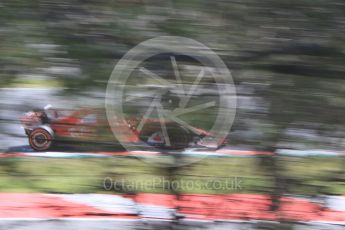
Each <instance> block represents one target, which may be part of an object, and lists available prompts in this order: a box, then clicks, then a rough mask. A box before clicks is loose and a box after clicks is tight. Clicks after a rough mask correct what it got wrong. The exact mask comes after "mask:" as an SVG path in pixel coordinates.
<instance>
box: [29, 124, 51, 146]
mask: <svg viewBox="0 0 345 230" xmlns="http://www.w3.org/2000/svg"><path fill="white" fill-rule="evenodd" d="M29 144H30V146H31V148H33V149H34V150H36V151H46V150H48V149H50V147H51V146H52V144H53V137H52V135H51V134H50V133H49V132H48V131H47V130H45V129H42V128H37V129H34V130H32V132H31V133H30V135H29Z"/></svg>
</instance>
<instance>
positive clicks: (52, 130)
mask: <svg viewBox="0 0 345 230" xmlns="http://www.w3.org/2000/svg"><path fill="white" fill-rule="evenodd" d="M139 120H140V119H138V118H133V117H131V118H128V119H127V120H126V121H123V124H121V125H122V127H123V129H122V128H121V125H120V126H118V127H120V128H119V131H118V132H119V133H121V135H122V138H121V141H126V142H127V143H133V144H134V145H135V144H136V143H139V142H142V141H143V142H145V143H147V144H148V145H151V146H155V147H161V148H166V147H167V146H166V143H165V140H164V137H163V135H162V132H161V127H160V125H161V124H160V121H159V120H157V119H147V120H146V121H145V127H144V128H142V129H141V130H140V131H138V129H137V127H138V124H139ZM20 121H21V123H22V125H23V127H24V130H25V134H26V135H27V136H28V139H29V144H30V146H31V147H32V148H33V149H34V150H36V151H46V150H48V149H50V148H51V147H52V146H53V144H54V143H62V142H63V143H66V142H68V143H73V144H76V143H78V144H79V143H84V144H85V143H88V144H90V143H91V145H92V146H96V145H97V144H100V145H114V146H115V145H116V146H119V142H118V141H117V140H116V139H115V138H114V136H113V134H112V132H111V129H110V127H109V124H108V121H107V119H106V116H105V112H104V111H102V110H101V109H90V108H85V109H78V110H63V109H53V108H51V107H50V106H46V107H45V109H35V110H32V111H29V112H27V113H25V114H24V115H23V116H22V117H21V118H20ZM165 125H166V127H167V129H168V130H170V134H169V136H170V142H171V143H170V145H169V147H170V148H174V149H181V148H186V147H188V146H190V145H191V144H195V143H197V142H198V141H199V140H200V139H201V138H202V137H203V136H205V135H207V132H206V131H204V130H201V129H198V130H197V129H196V130H197V132H191V131H189V130H186V129H185V128H183V127H181V126H179V125H178V124H175V123H173V122H168V121H167V122H166V123H165ZM126 130H130V131H129V132H128V131H126Z"/></svg>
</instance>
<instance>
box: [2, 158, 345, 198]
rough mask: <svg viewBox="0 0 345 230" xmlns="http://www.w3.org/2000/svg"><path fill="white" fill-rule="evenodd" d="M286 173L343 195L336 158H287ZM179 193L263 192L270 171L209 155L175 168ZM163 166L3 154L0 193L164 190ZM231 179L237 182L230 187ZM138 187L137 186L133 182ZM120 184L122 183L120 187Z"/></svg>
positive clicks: (310, 190) (298, 189)
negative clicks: (113, 184)
mask: <svg viewBox="0 0 345 230" xmlns="http://www.w3.org/2000/svg"><path fill="white" fill-rule="evenodd" d="M284 161H285V163H286V165H285V166H284V169H283V171H284V175H285V177H286V178H294V179H300V181H302V184H291V185H290V188H289V189H288V191H289V192H290V193H295V194H304V195H314V194H318V193H320V190H318V189H319V188H320V187H322V188H323V190H322V191H323V192H326V193H327V192H331V193H338V194H344V193H345V186H343V184H341V183H339V182H332V180H331V179H330V178H329V177H328V176H327V175H332V172H338V171H337V170H339V169H340V168H341V166H342V162H341V161H340V160H339V159H337V158H329V159H327V160H325V159H319V158H303V159H301V158H288V159H285V160H284ZM106 177H109V178H111V179H112V180H113V181H117V182H118V184H117V185H120V186H118V188H119V187H121V186H122V187H123V188H122V190H117V191H114V190H111V191H106V190H105V189H104V187H103V182H104V179H105V178H106ZM174 178H176V179H177V180H179V181H180V189H179V191H180V192H183V193H206V194H223V193H224V194H225V193H267V192H269V191H270V190H271V188H273V184H272V181H273V179H272V178H271V175H269V173H267V172H264V171H263V169H262V167H260V166H259V164H257V158H226V159H224V158H222V159H220V158H209V159H204V160H202V161H200V162H198V163H196V164H194V165H190V166H186V167H184V168H181V169H179V171H178V172H177V174H176V175H175V176H174ZM163 179H164V181H165V182H167V181H168V174H167V170H166V168H156V167H153V166H151V165H149V164H147V163H145V162H143V161H141V160H138V159H128V158H113V159H44V158H7V159H2V161H1V163H0V192H45V193H104V192H111V193H125V192H154V193H168V192H169V190H168V188H167V186H166V184H165V185H164V184H163ZM234 180H239V181H241V183H240V187H237V188H236V187H234V186H231V183H233V181H234ZM135 186H136V187H135ZM120 189H121V188H120Z"/></svg>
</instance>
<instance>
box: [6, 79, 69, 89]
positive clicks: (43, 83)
mask: <svg viewBox="0 0 345 230" xmlns="http://www.w3.org/2000/svg"><path fill="white" fill-rule="evenodd" d="M1 86H2V87H7V88H60V87H63V83H62V82H61V81H57V80H51V79H50V80H49V81H48V80H34V79H31V80H28V79H25V80H24V79H16V80H15V81H13V82H10V83H8V84H5V85H1Z"/></svg>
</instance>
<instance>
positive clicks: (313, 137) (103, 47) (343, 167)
mask: <svg viewBox="0 0 345 230" xmlns="http://www.w3.org/2000/svg"><path fill="white" fill-rule="evenodd" d="M344 35H345V2H344V1H343V0H329V1H324V0H323V1H322V0H313V1H311V0H290V1H274V0H246V1H240V0H228V1H224V0H214V1H208V0H199V1H184V0H171V1H158V0H127V1H124V0H112V1H105V0H54V1H53V0H31V1H27V0H2V1H1V2H0V37H1V39H0V150H1V154H4V155H1V156H2V157H0V159H1V160H0V197H1V199H0V204H2V205H0V206H2V207H7V208H8V210H10V211H9V212H7V211H6V210H4V209H2V208H1V207H0V228H1V229H2V228H4V229H6V228H11V229H16V228H17V229H19V228H20V226H21V224H22V223H24V224H25V223H26V224H27V228H26V229H31V228H33V229H57V228H58V227H59V221H57V222H54V221H52V222H49V223H46V222H45V221H44V220H46V219H47V218H66V219H68V218H69V217H70V218H73V217H75V218H80V215H79V214H80V213H82V214H83V215H84V214H85V216H87V217H86V219H88V218H91V217H93V216H94V213H96V216H98V217H100V216H102V217H105V216H107V217H109V215H110V216H111V218H112V219H111V221H115V222H111V224H109V223H108V224H107V223H105V222H95V223H97V224H95V223H93V224H89V225H87V224H85V223H84V222H83V221H82V220H81V223H79V222H78V223H74V222H73V221H74V220H71V222H69V220H65V219H63V220H61V221H66V229H68V227H70V229H76V228H85V229H114V228H116V227H115V226H118V228H119V229H126V228H128V229H131V228H136V229H166V228H173V227H175V228H178V229H180V228H181V229H198V228H201V224H200V221H196V219H198V220H204V219H207V220H212V221H213V220H217V221H223V220H224V219H225V220H231V221H234V220H236V221H238V220H240V221H239V222H238V223H237V222H233V223H231V224H229V223H227V224H229V225H226V223H224V225H223V224H222V223H220V224H218V225H217V224H214V223H208V224H205V228H209V229H215V228H217V229H228V228H229V226H230V227H231V228H233V229H242V228H246V229H247V228H248V229H259V228H260V229H322V227H325V225H326V227H325V228H326V229H342V228H344V223H345V222H344V201H343V197H344V194H345V186H344V182H345V176H344V175H345V154H344V153H345V152H344V151H345V149H344V145H345V141H344V137H345V125H344V124H345V120H344V112H345V110H344V108H345V100H344V95H345V84H344V83H345V79H344V76H345V67H344V63H345V40H344ZM159 36H179V37H185V38H190V39H194V40H196V41H198V42H200V43H202V44H204V45H205V46H207V47H209V48H210V49H211V50H212V51H214V52H215V53H216V54H217V55H218V56H219V57H220V58H221V59H222V60H223V62H224V63H225V64H226V66H227V67H228V69H229V70H230V71H231V75H232V77H233V80H234V84H235V85H234V86H235V88H236V94H237V111H236V117H235V120H234V123H233V126H232V129H231V130H230V131H229V133H228V134H227V137H226V138H225V139H224V140H222V141H221V142H220V141H218V142H217V143H216V144H214V143H212V138H210V139H206V138H203V137H204V136H206V135H207V134H208V131H209V130H210V127H212V123H213V121H214V120H215V117H216V115H217V114H219V113H220V114H222V113H223V114H224V111H225V109H226V108H224V107H221V106H220V105H221V104H220V103H219V100H218V99H217V98H218V97H219V96H220V95H219V91H221V95H222V96H224V97H227V98H228V99H229V101H231V100H233V99H234V98H233V97H234V95H233V94H231V93H229V92H226V91H225V90H223V91H222V90H219V89H225V87H224V84H223V83H221V82H218V81H217V80H215V79H213V78H212V76H211V72H212V71H213V69H212V68H211V67H210V66H206V67H205V66H202V65H201V64H200V63H199V61H198V60H195V59H193V58H189V57H187V56H185V55H179V54H177V53H165V54H162V55H157V56H155V57H151V58H149V59H147V60H145V63H144V64H143V65H142V66H140V68H138V69H136V70H135V71H133V74H132V76H131V77H130V78H129V79H128V85H126V87H127V88H126V90H127V91H126V92H127V96H128V97H126V98H123V101H125V105H124V110H125V112H126V114H127V117H124V119H122V123H121V124H119V126H118V127H126V129H125V128H123V129H122V128H119V130H118V133H119V136H121V135H122V136H124V137H125V138H127V141H128V143H129V144H131V145H132V146H133V148H137V147H138V146H139V145H141V144H142V142H143V143H144V144H147V145H149V146H151V147H154V148H157V152H158V153H159V152H160V151H161V150H160V149H161V148H163V149H164V153H163V154H162V155H163V156H160V158H158V157H156V152H154V153H153V154H151V153H150V154H149V153H147V152H146V153H145V152H144V153H143V152H136V153H135V154H133V155H128V153H127V151H126V150H125V149H124V148H123V146H122V145H121V144H120V143H119V142H118V141H117V139H116V138H115V137H114V136H113V134H112V132H111V130H110V127H109V124H108V122H107V119H106V116H105V108H104V101H105V99H106V98H105V91H106V87H107V83H108V80H109V77H110V75H111V73H112V70H113V68H114V66H115V65H116V64H117V63H118V61H119V60H120V59H121V58H123V57H124V55H125V54H126V53H127V52H128V51H129V50H130V49H132V48H133V47H135V46H136V45H138V44H139V43H141V42H143V41H146V40H148V39H152V38H155V37H159ZM163 48H164V47H159V46H158V45H157V47H153V48H152V49H163ZM148 75H149V76H148ZM150 76H151V77H150ZM152 76H154V77H152ZM155 76H157V77H155ZM175 77H177V78H175ZM195 85H197V86H198V87H195ZM124 87H125V86H124ZM185 92H191V97H186V94H185ZM157 93H159V94H160V95H161V97H159V100H158V99H157V101H159V103H160V104H161V106H162V108H161V107H159V108H160V109H161V111H163V112H165V113H168V112H171V113H170V114H172V115H174V116H175V115H176V116H175V117H174V120H173V121H171V120H172V119H170V120H169V119H167V120H164V119H161V117H162V116H161V114H160V112H157V111H151V112H152V114H150V116H151V115H152V117H150V116H145V115H146V114H145V113H146V111H147V109H148V108H149V107H150V104H151V102H152V101H153V100H154V99H155V98H156V94H157ZM116 99H118V98H115V99H114V100H116ZM48 104H51V106H48V107H46V109H44V107H45V106H46V105H48ZM229 104H230V105H229V106H230V107H231V106H233V104H231V103H229ZM178 106H182V107H183V108H189V110H190V111H192V112H193V114H192V115H190V114H184V113H183V112H181V110H178V109H177V108H178ZM231 108H232V109H234V108H233V107H231ZM51 111H53V112H52V113H51ZM54 111H55V112H54ZM90 111H92V112H90ZM167 111H168V112H167ZM149 112H150V111H149ZM24 114H25V115H24ZM44 114H45V115H44ZM35 116H36V118H38V119H36V118H35ZM45 116H46V117H45ZM177 117H178V118H177ZM28 118H30V119H31V120H30V119H28ZM143 118H144V121H145V122H142V123H141V122H140V121H142V119H143ZM187 124H188V125H187ZM23 126H24V128H23ZM161 126H164V127H165V128H164V130H160V128H159V127H161ZM36 128H42V129H43V131H42V130H41V132H38V131H37V130H36V131H35V130H34V129H36ZM128 130H130V131H129V132H128ZM166 134H169V139H167V138H166V137H165V136H166ZM30 137H31V142H30V145H29V142H28V139H30ZM167 143H169V146H168V145H167ZM30 146H31V147H32V146H34V147H35V146H36V150H44V151H43V152H37V153H36V152H35V151H34V150H33V149H32V148H31V147H30ZM209 148H210V149H211V150H210V149H209ZM184 151H187V152H189V153H192V154H185V155H184V154H182V153H183V152H184ZM198 151H199V152H198ZM208 151H211V152H213V153H214V152H216V153H219V154H221V153H224V152H227V151H228V152H227V153H229V154H228V156H230V155H231V157H206V158H205V159H203V160H200V161H196V163H194V164H184V166H183V167H177V166H176V164H175V163H176V162H180V161H186V160H187V158H188V159H189V157H190V158H192V157H200V156H198V154H194V153H195V152H198V153H199V154H201V153H202V152H204V153H205V152H206V153H208ZM231 151H232V152H233V153H236V152H237V153H241V154H230V152H231ZM181 152H182V153H181ZM232 152H231V153H232ZM45 153H47V156H50V157H42V155H44V154H45ZM74 153H80V155H78V154H74ZM98 153H102V154H105V155H107V156H116V157H92V158H91V157H90V156H94V155H95V154H98ZM140 153H143V154H140ZM257 153H259V154H257ZM35 154H36V155H35ZM59 154H61V155H59ZM82 154H84V155H82ZM102 154H100V155H102ZM28 155H30V157H27V156H28ZM76 155H78V157H75V156H76ZM158 155H159V154H158ZM232 155H236V156H232ZM61 156H64V157H61ZM146 156H147V158H145V161H142V158H143V157H146ZM213 156H215V155H213ZM302 156H303V157H302ZM151 159H156V164H150V161H151ZM157 162H158V164H157ZM167 162H168V163H169V164H170V163H171V164H170V166H171V167H162V166H164V165H166V163H167ZM107 177H109V178H111V179H112V181H113V182H116V181H127V182H128V184H136V183H141V184H142V183H144V184H146V185H147V186H143V188H142V189H134V188H136V187H135V186H134V187H131V186H128V184H124V186H123V187H121V186H116V189H112V190H110V191H108V190H106V189H104V186H103V182H104V178H107ZM161 177H164V178H166V180H167V181H169V183H153V182H152V181H157V180H159V178H161ZM234 177H241V178H242V180H243V184H242V185H241V190H240V191H238V190H233V189H231V188H227V187H226V186H224V185H225V183H226V181H227V180H228V179H229V178H234ZM179 181H184V182H187V183H188V182H190V184H192V185H193V186H186V187H183V188H176V187H174V186H171V184H174V183H179ZM209 183H211V184H212V185H214V186H208V185H209ZM28 193H30V194H29V195H28ZM57 193H58V194H57ZM60 193H61V194H66V193H68V194H70V195H61V194H60ZM152 193H155V194H156V195H152ZM18 194H19V195H18ZM52 194H55V195H56V196H57V197H59V198H56V199H54V198H51V197H50V196H53V195H52ZM87 194H89V195H87ZM100 194H103V195H100ZM145 194H146V195H145ZM147 194H151V195H147ZM99 195H100V196H99ZM115 195H118V196H119V197H117V196H116V197H117V198H116V199H115V198H113V196H115ZM11 197H12V198H11ZM13 197H14V198H13ZM42 197H43V198H42ZM80 197H82V198H80ZM167 197H168V198H167ZM253 197H255V198H253ZM9 198H11V199H12V200H11V202H10V201H9V200H8V203H6V202H4V201H6V200H7V199H9ZM17 199H18V200H17ZM108 199H109V200H108ZM113 199H114V200H113ZM251 199H253V200H251ZM66 200H68V202H69V201H71V200H73V202H77V203H78V202H79V201H80V200H83V204H79V203H78V205H76V204H75V203H73V202H72V201H71V202H72V204H71V203H68V202H67V201H66ZM85 200H86V201H87V202H86V204H85V203H84V201H85ZM123 200H126V201H128V200H129V201H128V202H127V203H126V202H122V201H123ZM53 201H56V202H55V203H54V202H53ZM116 201H119V203H116ZM120 201H121V202H120ZM160 201H162V203H159V202H160ZM163 201H164V202H163ZM3 202H4V203H3ZM163 203H164V204H163ZM101 206H102V207H103V208H104V207H106V208H107V210H115V209H116V210H117V209H118V210H123V209H125V210H132V209H133V210H135V212H133V213H134V214H133V213H130V214H128V213H126V217H125V218H127V219H131V218H133V219H140V220H146V219H149V217H147V216H145V215H142V216H140V214H138V212H137V211H138V207H142V208H143V209H144V210H145V212H147V213H151V214H152V213H153V214H157V213H163V212H164V213H163V214H164V215H163V216H169V218H170V219H171V220H173V221H167V222H164V221H163V220H162V221H154V222H152V223H151V222H145V221H135V222H133V223H132V222H128V223H127V222H122V224H119V223H120V220H119V219H121V218H123V216H121V215H122V214H123V213H121V215H120V216H117V217H118V218H119V219H118V220H116V215H118V213H116V212H110V214H109V212H108V211H104V209H102V208H99V207H101ZM234 206H235V207H234ZM254 206H255V207H254ZM237 207H238V208H237ZM45 208H46V209H47V210H50V211H52V213H54V215H53V216H46V215H43V214H44V213H45V211H42V210H46V209H45ZM59 208H60V209H59ZM76 209H80V211H76ZM71 210H72V211H71ZM257 210H259V211H257ZM12 211H16V213H17V214H18V213H19V214H18V216H15V218H16V219H15V220H6V218H13V217H14V216H10V214H9V213H10V212H12ZM17 211H18V212H17ZM88 211H90V212H88ZM256 211H257V212H256ZM166 212H168V214H169V215H168V214H167V213H166ZM33 213H34V214H35V213H36V214H38V215H37V216H34V217H32V218H43V221H42V222H39V223H38V224H36V222H35V223H34V224H33V222H30V224H29V222H25V220H24V219H25V218H31V217H30V215H29V214H33ZM70 213H73V215H69V214H70ZM17 214H16V215H17ZM148 216H150V215H148ZM322 217H324V218H322ZM109 218H110V217H109ZM162 219H164V218H162ZM188 219H193V221H191V222H188ZM6 221H9V222H6ZM12 221H13V222H12ZM21 221H23V222H21ZM26 221H31V220H26ZM78 221H79V220H78ZM84 221H86V220H84ZM126 221H130V220H126ZM256 221H257V222H256ZM320 222H322V223H320ZM326 222H327V223H326ZM116 223H118V224H116ZM320 224H321V226H319V225H320ZM57 226H58V227H57ZM20 229H22V228H20Z"/></svg>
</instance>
